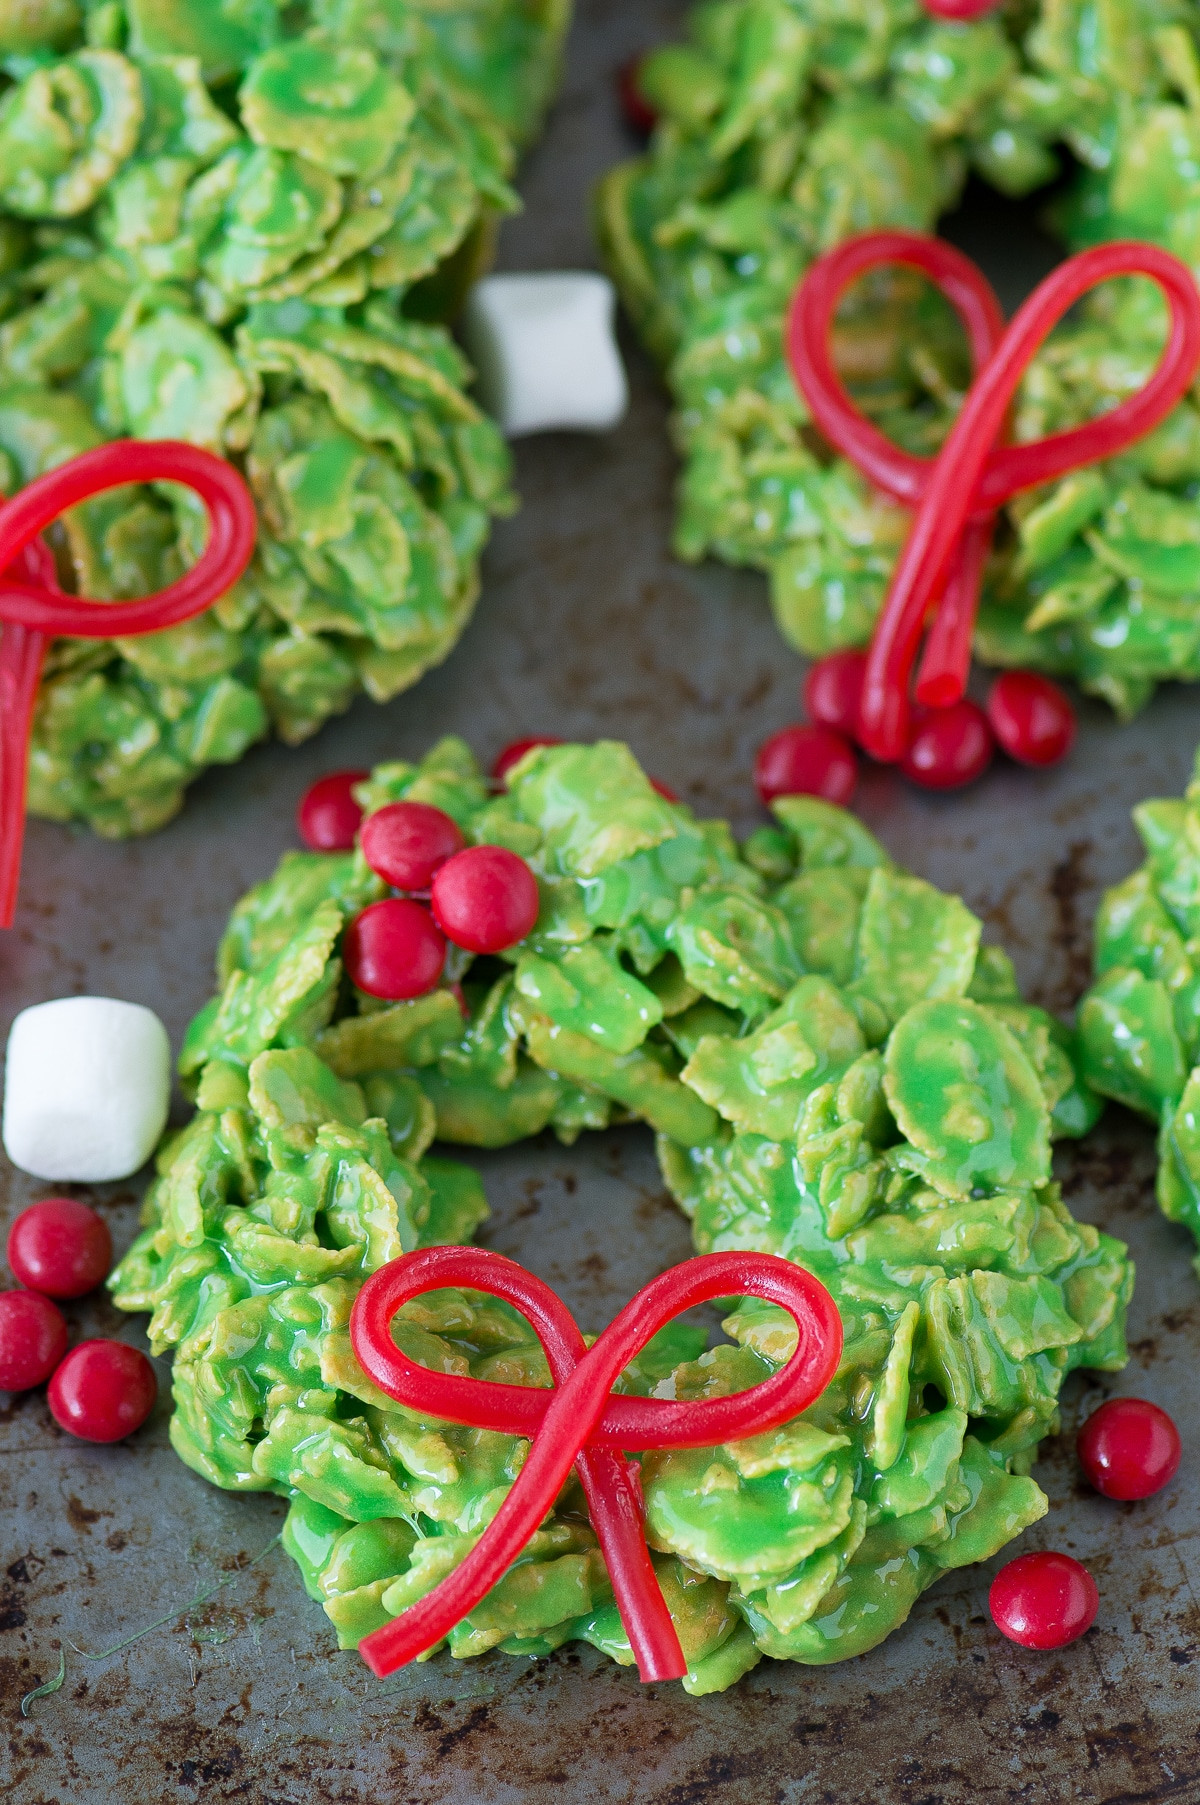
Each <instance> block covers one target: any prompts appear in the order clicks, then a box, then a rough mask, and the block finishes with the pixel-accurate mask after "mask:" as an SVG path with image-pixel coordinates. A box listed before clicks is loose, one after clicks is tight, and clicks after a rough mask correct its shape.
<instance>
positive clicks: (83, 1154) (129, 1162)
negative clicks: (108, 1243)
mask: <svg viewBox="0 0 1200 1805" xmlns="http://www.w3.org/2000/svg"><path fill="white" fill-rule="evenodd" d="M170 1095H171V1043H170V1041H169V1040H168V1039H167V1031H166V1029H165V1028H164V1027H163V1025H162V1023H161V1022H160V1021H159V1019H158V1017H157V1016H156V1015H155V1013H154V1011H153V1010H152V1009H143V1007H142V1005H141V1004H140V1003H121V1002H117V1001H115V1000H114V999H113V998H112V997H62V998H60V999H59V1001H57V1002H54V1003H37V1004H35V1006H34V1007H33V1008H32V1009H23V1010H22V1011H21V1013H20V1015H18V1017H17V1019H16V1021H15V1022H14V1023H13V1025H12V1031H11V1032H10V1034H9V1037H8V1056H7V1060H6V1064H5V1071H4V1127H3V1136H4V1150H5V1152H6V1153H7V1154H8V1157H9V1159H10V1160H11V1161H12V1163H13V1165H14V1166H19V1167H20V1168H21V1170H22V1171H23V1172H31V1173H32V1174H33V1176H34V1177H35V1178H56V1179H75V1180H78V1181H80V1182H85V1183H86V1182H91V1183H99V1182H100V1181H102V1180H105V1179H110V1178H128V1177H129V1176H130V1174H131V1173H134V1172H136V1171H137V1170H138V1168H139V1166H142V1165H144V1164H145V1162H146V1160H147V1159H148V1158H149V1157H150V1155H151V1153H153V1151H154V1148H155V1144H156V1143H157V1141H158V1138H159V1136H160V1135H161V1133H162V1131H163V1129H164V1128H165V1126H166V1122H167V1108H168V1105H169V1102H170Z"/></svg>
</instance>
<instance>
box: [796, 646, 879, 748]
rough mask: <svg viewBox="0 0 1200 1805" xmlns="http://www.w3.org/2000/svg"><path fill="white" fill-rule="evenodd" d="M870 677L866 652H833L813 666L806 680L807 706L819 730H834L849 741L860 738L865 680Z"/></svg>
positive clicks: (803, 692)
mask: <svg viewBox="0 0 1200 1805" xmlns="http://www.w3.org/2000/svg"><path fill="white" fill-rule="evenodd" d="M866 674H867V654H866V653H865V652H831V653H830V654H829V656H828V658H818V659H817V662H816V663H815V664H814V665H811V666H810V667H809V672H808V675H807V677H805V679H804V688H803V690H802V692H801V693H802V695H803V697H804V706H805V708H807V710H808V712H809V715H810V716H811V718H812V719H813V720H814V721H815V722H816V724H817V726H818V727H830V728H832V730H833V731H834V733H843V734H845V736H846V738H847V739H849V740H852V739H855V738H856V737H857V735H858V710H859V704H860V703H861V701H862V690H863V679H864V678H865V677H866Z"/></svg>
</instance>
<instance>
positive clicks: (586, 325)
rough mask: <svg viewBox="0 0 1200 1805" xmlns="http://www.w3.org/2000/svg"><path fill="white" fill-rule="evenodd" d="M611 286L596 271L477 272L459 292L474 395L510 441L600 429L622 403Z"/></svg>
mask: <svg viewBox="0 0 1200 1805" xmlns="http://www.w3.org/2000/svg"><path fill="white" fill-rule="evenodd" d="M616 299H617V297H616V291H615V289H614V288H613V285H612V283H611V282H609V281H608V279H607V278H606V277H604V276H597V275H594V274H592V273H591V272H590V271H587V270H568V271H563V272H562V273H560V274H555V275H546V276H533V275H530V276H485V277H484V278H483V280H482V282H477V283H476V284H475V286H474V288H473V289H472V290H471V293H470V295H469V296H468V297H467V305H466V310H465V312H464V315H463V338H464V339H465V341H466V345H467V350H468V351H469V352H470V354H471V357H472V359H473V360H474V363H475V368H476V369H477V370H478V372H479V396H480V400H481V401H482V403H483V406H484V407H485V408H486V409H487V411H488V413H489V414H491V415H492V416H493V418H494V419H495V420H497V421H498V422H499V425H500V428H501V430H502V431H503V432H505V433H507V435H508V437H509V438H510V439H515V438H518V437H519V436H520V435H521V434H523V433H529V432H546V431H549V430H551V429H553V428H555V427H566V428H575V429H576V430H578V431H582V432H604V431H605V430H606V429H607V428H608V427H610V426H615V425H616V424H617V421H618V420H620V419H621V417H622V415H623V414H624V412H625V409H626V408H627V407H628V405H629V387H628V384H627V383H626V381H625V370H624V367H623V366H622V363H621V354H620V352H619V351H618V350H617V341H616V336H615V333H614V331H613V320H614V316H615V313H616Z"/></svg>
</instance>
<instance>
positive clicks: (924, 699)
mask: <svg viewBox="0 0 1200 1805" xmlns="http://www.w3.org/2000/svg"><path fill="white" fill-rule="evenodd" d="M995 519H996V517H995V515H994V514H989V515H988V516H987V518H986V519H983V520H978V519H977V520H968V521H967V524H966V526H965V527H964V528H963V536H962V540H961V542H960V545H959V555H958V557H957V558H956V559H955V562H954V567H953V569H952V570H951V572H950V576H949V578H948V579H947V582H946V587H945V590H944V591H943V593H942V599H941V602H940V603H939V604H938V607H937V611H936V613H935V614H934V617H933V621H932V623H931V625H930V628H929V632H928V634H927V635H926V639H925V646H924V650H923V651H922V653H921V663H920V666H919V667H918V670H917V681H916V683H915V685H914V686H913V695H914V697H915V698H916V700H917V701H918V702H919V703H921V704H922V705H923V706H924V707H925V708H949V707H950V706H951V705H952V704H953V703H955V702H957V701H958V700H959V698H960V697H961V696H962V695H963V694H964V693H965V691H966V687H967V677H968V675H969V674H970V669H971V642H972V640H973V639H974V637H975V614H976V609H977V606H978V602H979V592H980V588H981V586H982V583H983V571H984V566H985V565H986V563H987V561H988V554H989V553H990V551H991V549H992V533H993V529H994V526H995ZM863 681H864V684H865V682H866V679H865V677H864V679H863Z"/></svg>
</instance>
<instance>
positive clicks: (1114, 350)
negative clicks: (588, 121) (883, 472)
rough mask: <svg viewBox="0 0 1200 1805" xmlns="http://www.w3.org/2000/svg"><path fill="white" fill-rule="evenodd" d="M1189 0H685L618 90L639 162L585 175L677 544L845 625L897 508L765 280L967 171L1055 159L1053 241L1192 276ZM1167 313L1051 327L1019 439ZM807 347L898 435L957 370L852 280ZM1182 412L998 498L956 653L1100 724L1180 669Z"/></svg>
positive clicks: (1199, 26)
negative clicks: (826, 347) (978, 598)
mask: <svg viewBox="0 0 1200 1805" xmlns="http://www.w3.org/2000/svg"><path fill="white" fill-rule="evenodd" d="M1198 46H1200V5H1198V4H1197V0H1169V4H1161V3H1160V0H1112V3H1111V4H1109V3H1104V4H1098V3H1097V0H1041V3H1040V4H1039V5H1038V6H1029V5H1024V4H1021V5H1018V4H1016V3H1015V0H1012V3H1010V4H1007V5H1004V6H1003V7H1001V8H999V9H998V10H997V11H996V12H994V13H991V14H989V15H988V16H986V17H984V18H981V19H978V20H975V21H973V22H970V23H954V22H949V21H946V20H939V19H936V18H934V17H932V16H930V15H928V14H926V13H925V12H924V10H923V9H922V8H921V7H920V6H919V5H916V4H914V3H913V0H880V3H879V4H878V5H872V6H869V7H868V6H865V5H853V6H849V7H847V6H844V5H837V4H830V0H701V3H700V4H698V5H696V6H695V7H694V8H693V10H692V13H691V15H690V19H689V23H688V41H687V42H686V43H683V44H674V45H666V46H664V47H662V48H661V49H657V50H654V51H653V52H652V53H651V54H650V55H649V57H648V58H647V59H646V61H645V62H644V63H643V64H641V65H640V66H639V82H640V84H641V86H642V87H643V88H644V90H645V92H646V95H647V98H648V99H649V100H650V102H651V103H652V104H653V105H654V106H655V108H656V109H657V110H658V112H659V115H660V123H659V126H658V129H657V131H656V133H655V135H654V138H653V140H652V142H651V145H650V147H649V149H648V151H647V153H646V154H645V155H644V156H642V157H640V158H638V159H637V160H636V161H633V162H628V163H625V164H622V165H620V166H619V167H618V168H616V169H614V170H613V171H612V172H611V173H610V174H609V175H608V176H607V177H606V178H605V179H604V181H603V182H602V183H601V185H600V189H599V191H598V195H597V204H596V216H597V227H598V233H599V237H600V242H601V246H602V248H603V251H604V254H605V257H606V260H607V262H608V265H609V267H610V269H611V271H612V273H613V275H614V277H615V279H616V280H617V282H618V284H619V286H620V288H621V292H622V295H623V298H624V300H625V303H626V306H627V308H628V309H629V311H630V313H631V314H632V316H633V319H634V321H635V323H636V324H637V326H638V328H639V330H640V332H641V333H642V336H643V337H644V339H645V341H646V343H647V344H648V345H649V347H650V348H651V350H652V351H653V352H654V354H655V355H656V356H657V357H658V358H659V360H660V361H661V362H662V363H663V365H664V366H665V368H666V372H667V376H668V380H669V383H670V387H671V391H672V395H673V398H674V402H675V416H674V435H675V439H676V442H677V444H678V446H679V448H680V451H681V455H682V459H683V469H682V476H681V481H680V486H679V498H680V499H679V510H678V516H677V522H676V530H675V548H676V550H677V552H678V553H679V555H680V556H681V557H684V558H687V559H699V558H701V557H703V556H705V555H708V554H711V555H714V556H716V557H720V558H723V559H725V560H726V561H728V562H731V563H734V564H744V565H750V566H752V567H754V568H756V569H760V570H763V571H764V572H765V573H766V574H767V576H768V578H769V582H770V596H771V604H772V607H773V609H774V613H775V617H776V620H777V622H778V625H779V628H780V631H781V632H782V633H783V635H784V637H785V638H786V639H787V640H788V642H789V643H790V644H791V645H793V646H795V647H796V648H797V649H798V650H799V651H802V652H804V653H806V654H808V655H810V656H813V657H818V656H821V655H822V654H824V653H827V652H830V651H833V650H836V649H837V648H839V647H843V646H856V645H863V644H865V643H866V642H867V641H868V640H869V638H870V635H871V630H872V627H873V625H874V621H875V618H876V616H877V614H878V611H879V609H880V606H881V604H882V601H883V597H884V594H885V592H886V588H887V583H888V579H889V576H890V573H891V570H892V567H893V564H894V562H895V559H896V555H897V552H898V550H899V547H900V546H901V544H902V543H903V540H904V537H905V534H906V531H907V525H908V521H909V518H910V516H909V515H908V514H906V513H905V512H904V511H902V510H899V509H897V508H896V507H894V506H892V505H891V504H890V503H887V502H885V501H883V500H881V498H880V497H879V496H878V495H877V494H875V493H874V492H873V491H872V489H871V488H870V486H869V484H868V483H867V482H866V481H865V480H864V479H863V478H862V477H860V476H859V474H858V473H857V471H856V470H854V469H853V468H852V467H851V466H850V465H848V464H846V463H844V462H842V461H841V460H837V459H834V460H831V459H830V457H829V456H828V455H827V454H826V453H825V452H823V451H822V450H821V448H820V445H819V441H817V440H815V439H814V438H813V436H812V435H811V434H810V433H808V432H806V431H805V428H806V424H807V414H806V410H805V406H804V403H803V401H802V400H801V398H800V397H799V396H798V394H797V392H796V389H795V385H794V383H793V381H792V378H791V375H790V373H789V371H788V368H787V364H786V360H785V357H784V353H783V344H782V330H783V323H784V318H785V315H786V311H787V307H788V303H789V300H790V297H791V294H792V292H793V290H794V288H795V286H796V284H797V282H798V281H799V279H800V277H801V276H802V274H803V273H804V271H805V270H806V269H807V268H808V266H809V264H810V263H811V262H812V260H813V259H814V257H815V256H817V255H818V254H819V253H820V252H821V251H823V250H825V249H827V248H829V247H830V246H831V245H833V244H834V243H836V242H837V241H838V240H840V239H842V238H845V237H847V236H848V235H849V234H851V233H854V232H861V231H867V230H875V229H878V228H882V227H889V226H891V227H904V228H908V229H910V230H917V231H933V230H934V229H935V228H936V225H937V221H938V219H939V216H940V215H942V214H943V213H944V212H945V211H946V210H947V209H948V208H950V207H952V206H953V205H954V203H955V202H956V200H957V199H958V198H959V197H960V195H961V194H962V192H963V187H964V183H965V181H966V179H967V177H968V175H969V174H974V175H975V176H978V177H981V178H982V179H983V180H984V181H985V182H987V183H989V184H990V185H992V186H993V187H995V188H997V189H999V190H1000V191H1001V192H1003V193H1004V194H1008V195H1025V194H1029V193H1032V192H1033V191H1035V190H1037V189H1039V188H1041V187H1042V186H1043V185H1045V184H1046V183H1048V182H1049V181H1051V180H1052V179H1053V178H1054V177H1055V176H1056V175H1057V174H1059V173H1060V172H1066V171H1067V170H1068V168H1070V167H1072V166H1073V169H1074V173H1073V174H1069V175H1068V177H1067V180H1066V183H1065V186H1064V188H1063V189H1062V190H1060V192H1059V194H1058V196H1057V198H1056V199H1055V201H1054V208H1053V211H1054V217H1055V223H1056V225H1057V227H1058V229H1059V231H1060V232H1061V235H1062V237H1063V238H1064V240H1065V242H1066V243H1067V245H1068V246H1070V247H1071V248H1072V249H1079V248H1082V247H1083V246H1085V245H1088V244H1092V243H1095V242H1098V241H1100V240H1103V239H1112V238H1123V237H1136V238H1147V239H1150V240H1152V241H1154V242H1156V243H1159V244H1163V245H1165V246H1167V247H1168V248H1169V249H1171V250H1173V251H1175V252H1176V253H1177V254H1178V255H1179V256H1181V257H1182V258H1183V259H1184V260H1185V262H1188V263H1190V264H1191V265H1192V266H1193V267H1195V268H1197V269H1200V55H1198V48H1197V47H1198ZM1163 332H1164V320H1163V312H1162V308H1161V304H1160V302H1159V300H1158V297H1157V291H1155V290H1152V289H1151V288H1150V286H1149V284H1139V283H1131V282H1123V283H1117V284H1111V285H1109V286H1108V287H1106V288H1105V289H1104V290H1101V291H1099V292H1098V293H1097V294H1096V295H1095V296H1094V297H1093V298H1092V299H1090V300H1089V301H1088V302H1087V303H1085V304H1084V305H1083V306H1082V307H1081V308H1080V309H1078V310H1077V312H1076V314H1075V315H1073V316H1072V318H1071V320H1069V321H1068V322H1066V323H1065V324H1063V325H1062V326H1060V327H1059V328H1058V330H1057V331H1056V332H1055V333H1054V334H1053V336H1052V337H1051V339H1050V340H1049V342H1048V343H1047V344H1046V346H1045V347H1044V348H1043V350H1042V351H1041V352H1040V354H1039V355H1038V357H1037V358H1036V359H1035V361H1034V363H1033V365H1032V366H1031V368H1030V370H1029V372H1028V374H1027V376H1026V379H1025V381H1024V383H1023V386H1022V389H1021V393H1020V396H1019V399H1018V403H1017V406H1016V410H1015V418H1014V428H1015V436H1016V437H1017V438H1018V439H1033V438H1039V437H1042V436H1044V435H1046V434H1049V433H1053V432H1056V431H1059V430H1062V429H1063V428H1065V427H1067V426H1070V425H1073V424H1076V423H1078V422H1079V421H1081V420H1084V419H1090V418H1092V417H1093V416H1094V415H1095V414H1096V413H1098V412H1103V411H1105V410H1106V409H1107V408H1110V407H1111V406H1112V405H1113V404H1114V403H1115V402H1116V401H1117V400H1119V399H1121V398H1122V397H1124V396H1125V395H1126V394H1128V393H1129V392H1131V391H1132V390H1133V389H1135V388H1137V387H1138V386H1140V384H1141V383H1142V382H1144V381H1145V380H1146V378H1147V376H1148V375H1149V373H1150V371H1151V370H1152V368H1153V366H1154V363H1155V362H1156V360H1157V358H1158V355H1159V352H1160V350H1161V346H1162V341H1163ZM835 349H836V353H837V360H838V363H839V367H840V368H841V369H842V371H843V373H844V375H845V377H846V379H847V381H848V384H849V387H850V389H851V391H852V393H853V395H854V397H855V400H856V402H857V404H858V405H859V406H860V407H861V408H862V409H863V410H864V411H865V412H866V413H867V414H868V415H870V416H871V417H872V418H873V419H874V420H875V421H876V423H877V424H878V425H879V426H880V427H881V428H882V429H883V430H884V431H885V432H886V433H888V434H889V436H891V437H892V438H894V439H896V440H897V441H899V442H900V443H902V444H904V445H906V446H907V447H908V448H909V449H911V450H913V451H917V452H920V453H922V454H925V455H929V454H930V453H931V452H932V451H934V450H935V449H936V447H937V445H938V444H939V443H940V442H941V439H942V437H943V436H944V433H945V431H946V428H947V424H948V422H949V419H950V418H951V416H952V414H953V412H954V410H955V409H956V408H957V406H958V403H959V399H960V397H961V394H962V391H963V389H964V387H965V386H966V383H967V381H968V379H969V367H968V363H967V360H966V348H965V345H964V343H963V341H962V336H961V333H960V332H959V330H958V328H957V326H956V324H955V322H954V321H953V319H952V317H951V316H950V314H949V312H948V309H947V307H946V306H945V304H944V303H943V302H942V300H941V297H940V296H937V295H935V294H934V293H933V291H931V290H930V289H929V288H927V287H926V286H925V285H924V284H923V283H922V282H921V281H920V280H918V279H917V278H916V277H915V276H913V275H912V274H910V273H904V272H900V271H894V272H879V273H877V274H875V275H873V276H872V277H871V278H870V279H869V280H868V281H867V282H865V283H863V284H861V285H859V286H858V287H857V288H856V289H854V290H852V291H851V293H850V295H849V296H848V297H847V298H846V300H845V302H844V304H843V307H842V309H841V312H840V313H839V316H838V321H837V325H836V328H835ZM1198 477H1200V413H1198V412H1197V407H1196V405H1195V401H1194V399H1193V398H1192V397H1190V396H1189V397H1188V398H1187V399H1186V400H1185V401H1184V402H1182V403H1181V404H1180V406H1179V407H1177V408H1176V410H1175V411H1174V413H1173V414H1171V416H1170V417H1169V418H1168V419H1167V420H1166V421H1165V422H1164V423H1163V425H1162V426H1161V427H1159V428H1158V430H1157V431H1156V432H1155V433H1153V434H1152V435H1151V436H1150V438H1148V439H1147V440H1145V441H1144V442H1143V443H1142V444H1140V445H1137V446H1134V447H1132V448H1131V450H1130V451H1128V452H1126V453H1124V454H1123V455H1122V456H1121V457H1119V458H1117V459H1114V460H1112V461H1111V462H1109V463H1107V464H1105V465H1103V466H1101V467H1099V468H1097V469H1094V470H1090V471H1087V472H1083V473H1078V474H1075V475H1071V476H1068V477H1066V478H1064V479H1062V481H1061V482H1059V483H1057V484H1051V485H1047V486H1046V487H1045V488H1044V489H1042V490H1040V491H1037V492H1035V493H1033V494H1030V495H1027V496H1023V497H1020V498H1018V499H1017V500H1016V501H1015V502H1014V503H1012V504H1011V505H1010V506H1009V508H1008V510H1007V514H1008V519H1009V522H1010V524H1011V527H1012V528H1013V531H1012V532H1011V533H1008V532H1003V533H1001V534H1000V535H999V537H998V539H997V542H996V548H995V551H994V553H993V555H992V558H991V561H990V563H989V566H988V570H987V574H986V580H985V585H984V597H983V607H982V610H981V614H980V618H979V623H978V629H977V633H976V649H977V651H978V652H979V654H980V655H981V656H982V657H983V658H984V659H985V660H987V661H988V662H991V663H994V664H1009V665H1018V666H1022V667H1030V666H1033V667H1037V668H1039V669H1042V670H1046V671H1052V672H1055V673H1060V674H1070V675H1073V676H1074V677H1075V678H1076V679H1077V680H1078V681H1079V683H1080V684H1081V686H1082V687H1083V688H1084V689H1086V690H1089V691H1091V692H1092V693H1094V694H1096V695H1099V696H1103V697H1104V698H1105V699H1106V700H1107V701H1108V702H1109V703H1110V704H1111V705H1112V707H1113V708H1114V709H1115V710H1116V711H1117V713H1118V714H1119V715H1121V716H1125V717H1127V716H1129V715H1131V714H1133V713H1134V712H1136V710H1137V709H1138V708H1140V707H1141V706H1142V705H1143V704H1144V702H1145V701H1146V700H1147V698H1148V697H1149V695H1150V694H1151V692H1152V690H1153V688H1154V685H1155V683H1156V682H1158V681H1159V680H1161V679H1163V678H1167V677H1173V678H1178V677H1183V678H1197V677H1200V529H1198V528H1197V524H1196V518H1195V507H1194V500H1193V487H1194V484H1195V482H1196V480H1197V478H1198Z"/></svg>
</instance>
